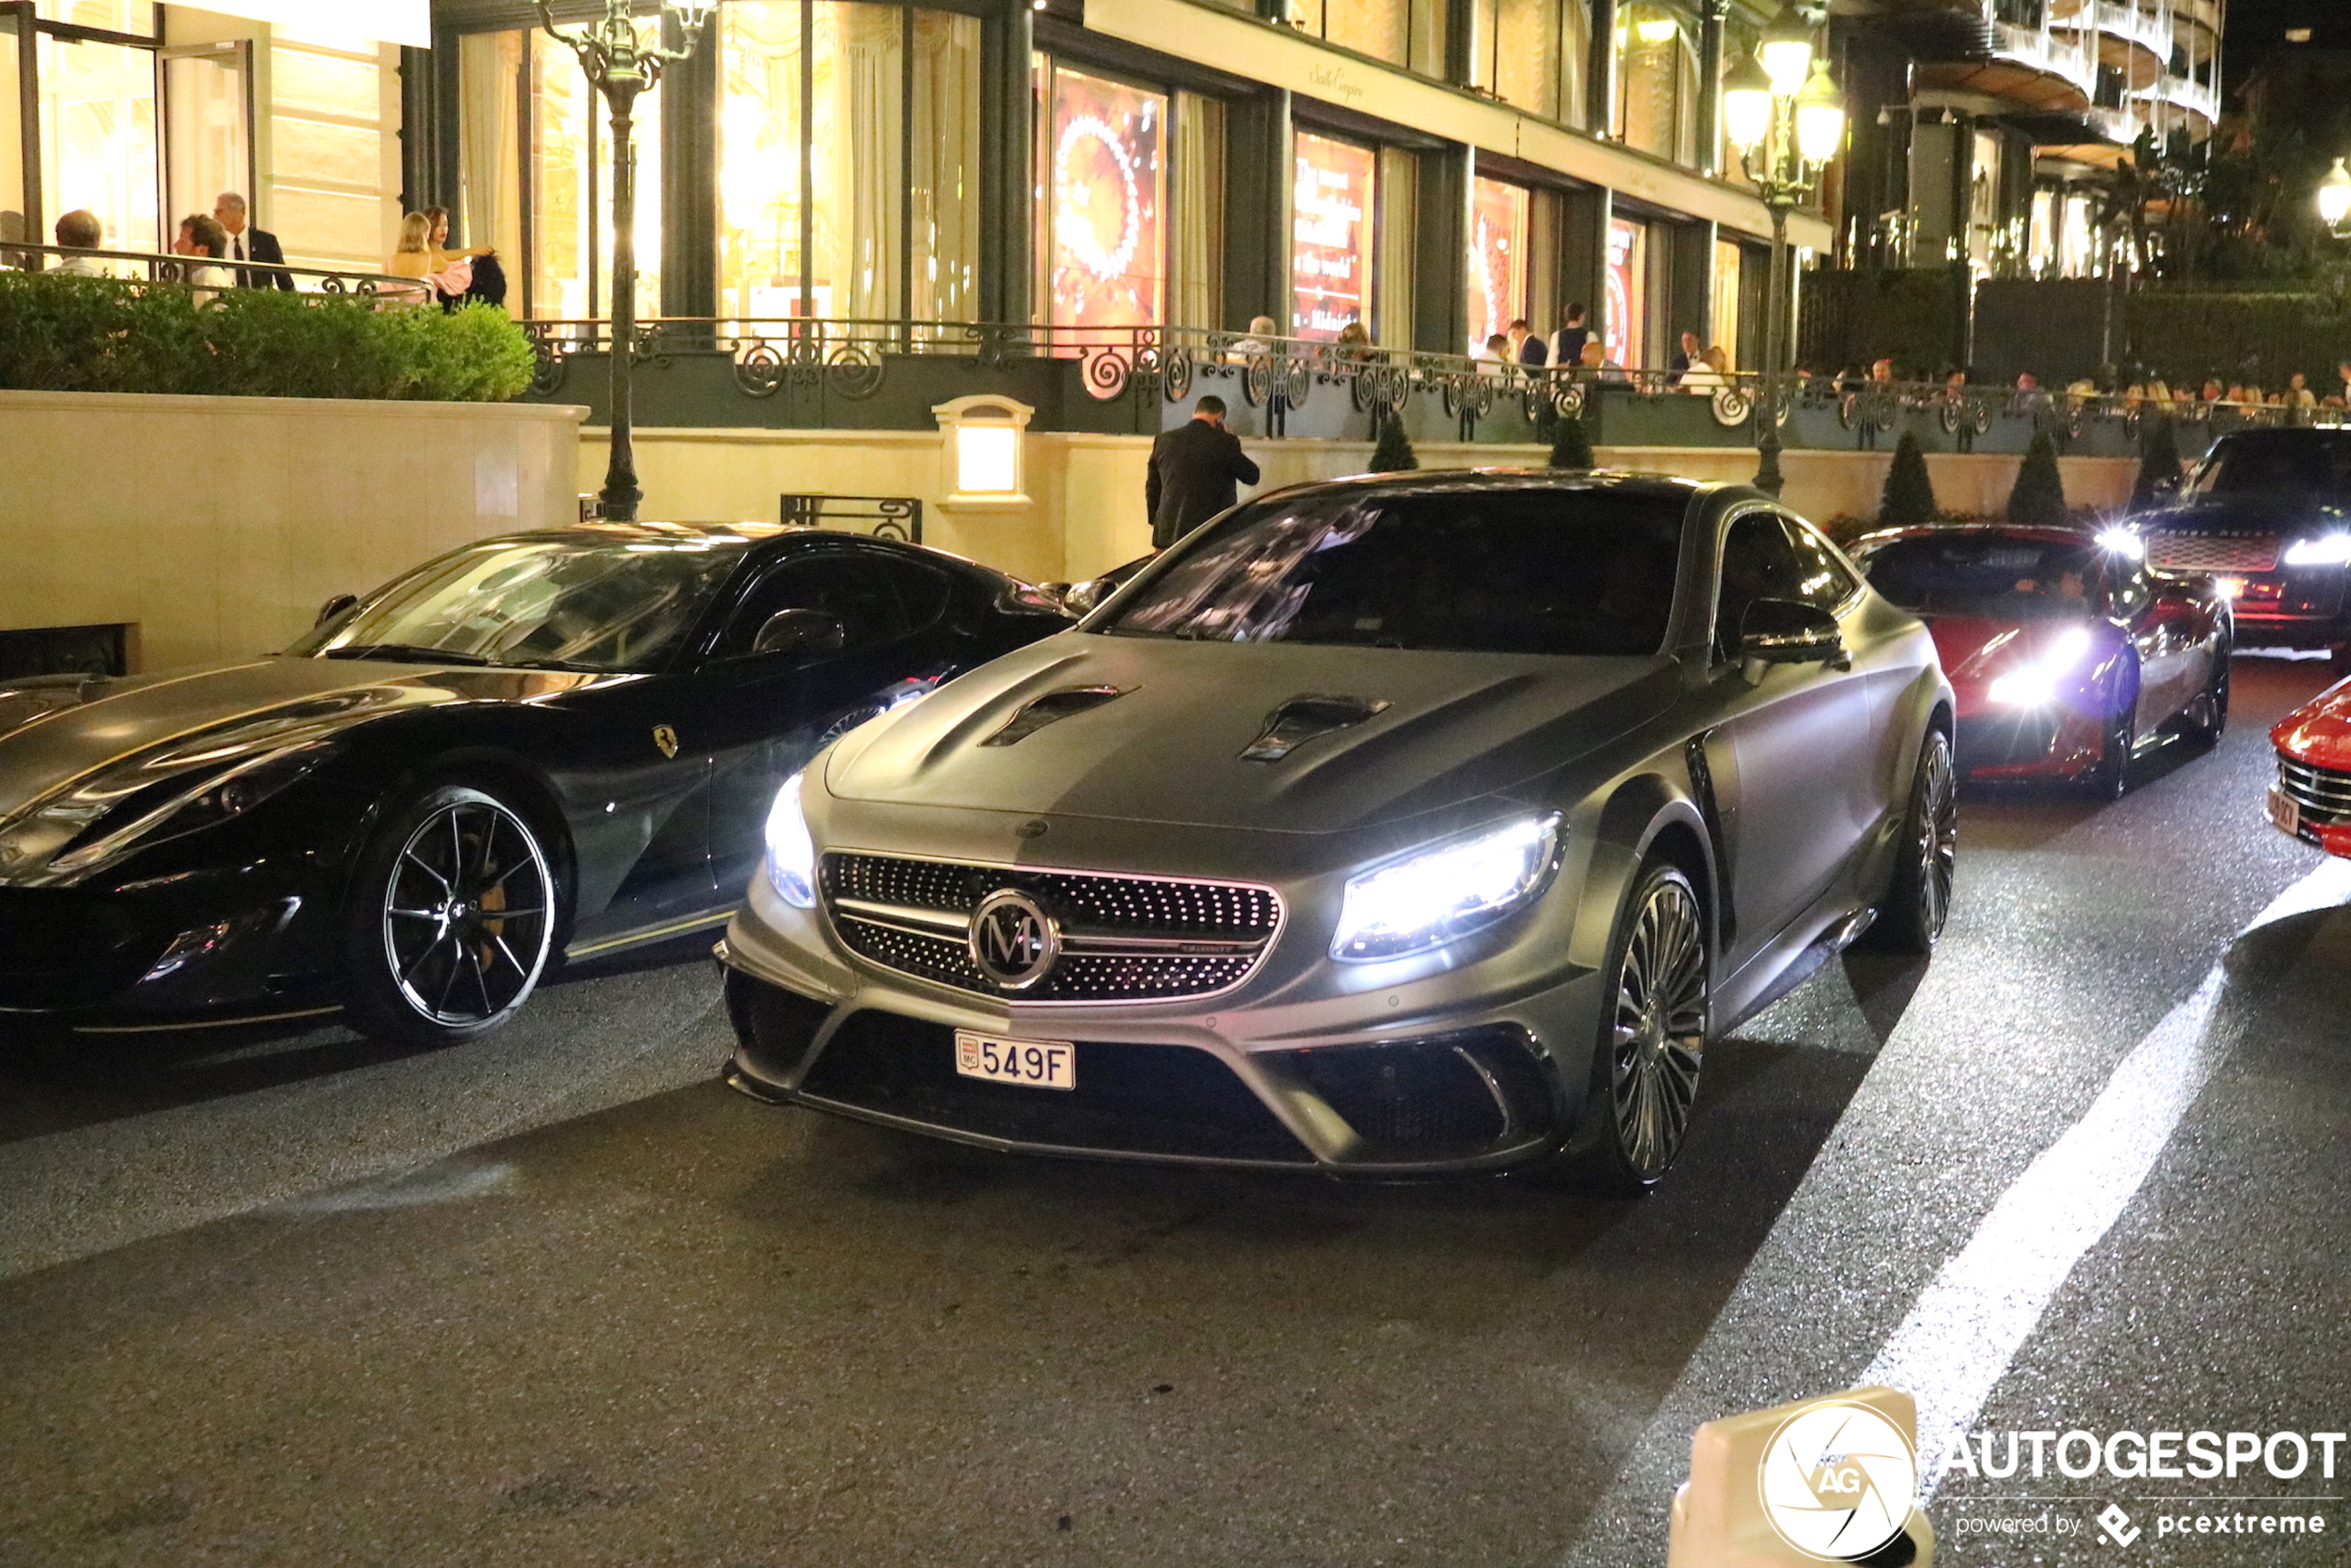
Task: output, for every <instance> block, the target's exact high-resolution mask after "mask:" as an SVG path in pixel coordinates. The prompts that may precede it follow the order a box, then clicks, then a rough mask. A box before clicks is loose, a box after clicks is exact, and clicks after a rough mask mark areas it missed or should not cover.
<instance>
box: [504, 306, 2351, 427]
mask: <svg viewBox="0 0 2351 1568" xmlns="http://www.w3.org/2000/svg"><path fill="white" fill-rule="evenodd" d="M522 325H523V327H524V329H525V330H526V331H528V332H529V334H530V337H531V340H532V342H533V343H534V344H535V345H536V348H537V350H538V354H539V360H540V368H539V375H538V380H537V382H536V391H537V392H538V394H539V395H541V396H542V397H543V396H553V395H554V394H556V393H557V392H559V391H561V390H562V388H563V386H564V384H565V381H566V377H567V376H568V374H569V371H570V363H569V362H570V361H571V360H572V359H574V358H575V357H577V356H578V355H603V354H605V353H608V352H609V350H610V347H611V334H610V330H609V326H608V324H607V323H605V322H603V321H602V320H545V321H528V322H525V323H523V324H522ZM635 352H636V355H637V359H638V362H639V364H641V365H648V364H650V365H656V366H657V365H661V364H664V363H666V362H667V361H668V360H670V358H671V357H672V356H674V355H682V354H686V353H695V354H700V355H707V356H715V357H719V358H723V359H724V360H725V361H726V362H727V365H728V375H729V376H730V378H731V382H732V385H733V387H734V390H735V391H736V392H738V393H739V394H740V395H741V396H742V397H744V398H747V399H752V400H763V399H767V398H773V397H776V396H777V394H778V393H779V392H784V391H786V390H787V389H792V390H795V391H813V392H824V393H827V394H828V395H831V396H835V397H839V398H841V399H845V400H847V401H849V402H850V403H858V402H862V401H865V400H868V399H872V398H875V397H877V395H879V394H880V393H881V392H883V391H884V389H885V388H886V387H887V386H888V385H889V383H890V380H891V378H892V376H893V374H897V373H901V371H900V367H903V366H905V365H907V364H909V363H910V362H915V361H933V362H936V361H939V360H949V361H953V362H956V363H958V364H960V365H962V366H964V367H968V368H970V369H972V370H975V371H980V372H985V371H987V370H989V369H1003V368H1006V367H1014V366H1019V365H1024V364H1026V365H1034V364H1037V363H1039V362H1054V361H1059V362H1063V363H1065V364H1069V365H1071V366H1074V367H1075V369H1076V381H1077V384H1078V385H1079V386H1081V387H1082V388H1083V389H1084V391H1085V392H1086V394H1087V395H1088V397H1089V398H1091V399H1093V400H1094V401H1096V402H1100V403H1112V402H1116V401H1118V400H1121V399H1133V400H1138V402H1140V403H1142V404H1185V403H1188V401H1189V400H1191V399H1192V398H1193V397H1194V396H1196V395H1197V394H1199V393H1200V392H1206V391H1214V392H1218V393H1220V394H1221V395H1224V396H1225V398H1226V400H1227V401H1228V402H1237V403H1238V404H1240V405H1242V406H1245V407H1247V408H1250V409H1254V410H1257V411H1258V413H1259V418H1258V420H1257V431H1256V432H1255V433H1261V434H1263V435H1265V436H1281V435H1284V434H1286V433H1287V430H1286V429H1285V425H1286V422H1287V416H1289V415H1293V414H1299V413H1301V412H1303V411H1305V410H1307V409H1309V408H1310V407H1312V406H1314V405H1316V404H1318V403H1319V402H1320V400H1323V399H1326V398H1333V399H1338V400H1340V402H1339V404H1338V407H1337V410H1335V412H1336V413H1339V414H1353V415H1359V416H1360V415H1370V416H1372V417H1373V423H1374V425H1376V422H1377V419H1378V418H1379V417H1383V416H1387V415H1390V414H1394V415H1400V414H1402V413H1403V412H1404V411H1405V410H1406V409H1407V407H1408V406H1410V405H1412V404H1415V403H1416V402H1419V401H1422V400H1426V401H1429V402H1433V403H1434V404H1437V406H1438V407H1441V409H1442V411H1443V413H1444V415H1445V416H1447V417H1449V418H1452V419H1455V420H1458V421H1459V427H1458V428H1459V429H1460V432H1461V435H1462V439H1463V440H1471V439H1474V431H1475V428H1476V426H1477V424H1478V422H1479V421H1481V420H1484V419H1486V417H1489V416H1492V415H1494V414H1496V413H1497V412H1499V411H1502V410H1505V409H1508V410H1510V411H1511V412H1514V413H1516V414H1518V415H1520V416H1522V417H1524V421H1525V424H1526V425H1527V426H1530V427H1533V429H1534V430H1535V431H1536V432H1540V431H1542V430H1545V429H1550V428H1553V427H1554V425H1555V422H1556V421H1557V420H1559V419H1562V418H1568V417H1578V416H1583V415H1586V414H1589V413H1593V412H1595V410H1594V409H1593V407H1592V402H1593V400H1594V399H1595V398H1606V399H1608V400H1609V404H1610V407H1609V408H1606V409H1601V410H1598V411H1597V412H1598V413H1601V414H1603V415H1606V416H1608V422H1609V423H1610V425H1611V429H1613V428H1615V427H1614V413H1613V411H1614V410H1615V409H1616V408H1618V407H1623V409H1624V410H1625V411H1626V412H1628V413H1631V412H1635V411H1636V409H1637V408H1638V407H1639V406H1641V405H1648V406H1650V407H1652V408H1656V407H1660V406H1661V405H1667V404H1686V403H1688V402H1690V401H1692V400H1694V399H1698V400H1703V405H1704V406H1705V408H1706V409H1707V411H1708V415H1709V416H1710V423H1711V424H1713V425H1714V426H1715V427H1717V428H1718V429H1719V430H1720V431H1721V432H1722V435H1723V438H1724V439H1728V440H1731V441H1734V442H1735V441H1737V440H1739V439H1741V438H1742V437H1744V438H1746V439H1753V438H1754V437H1755V436H1757V435H1759V434H1760V429H1761V427H1760V425H1759V424H1758V423H1757V411H1758V409H1759V408H1760V406H1762V405H1763V404H1765V403H1766V402H1767V401H1769V402H1771V403H1772V404H1773V405H1774V407H1775V413H1776V418H1777V421H1778V423H1779V424H1780V426H1781V427H1782V428H1783V429H1786V428H1788V427H1789V425H1790V421H1791V419H1792V418H1794V417H1797V416H1799V415H1802V416H1804V417H1805V418H1806V420H1807V428H1808V429H1810V430H1811V431H1812V432H1813V434H1812V436H1811V438H1810V439H1811V441H1812V442H1814V443H1815V444H1818V443H1819V442H1821V441H1822V438H1823V437H1824V436H1826V435H1827V433H1828V432H1831V431H1835V430H1843V431H1846V432H1850V433H1851V435H1852V436H1853V438H1854V440H1855V442H1857V444H1860V445H1864V446H1867V445H1872V444H1874V438H1875V435H1876V434H1877V433H1878V432H1883V431H1890V430H1892V429H1896V428H1897V427H1898V426H1901V425H1903V424H1906V423H1909V424H1913V425H1914V427H1915V424H1916V422H1918V421H1923V422H1924V424H1925V425H1926V427H1927V428H1929V429H1940V430H1941V431H1942V432H1943V433H1944V434H1945V435H1946V436H1948V437H1952V438H1954V439H1955V440H1957V441H1958V443H1959V445H1961V446H1962V447H1967V446H1970V445H1972V442H1973V439H1974V438H1975V437H1978V436H1983V435H1985V434H1986V433H1988V432H1990V431H1991V430H1993V429H1994V427H1995V425H1996V424H1997V423H2000V422H2003V421H2005V422H2006V425H2005V428H2006V429H2007V430H2008V431H2009V433H2010V434H2011V435H2015V436H2017V437H2018V438H2019V439H2021V435H2023V434H2029V433H2032V432H2034V431H2039V430H2046V431H2048V432H2049V433H2050V434H2052V435H2053V436H2055V437H2057V438H2058V439H2059V441H2060V442H2068V443H2071V442H2078V441H2081V440H2083V439H2084V437H2085V436H2086V435H2088V434H2089V433H2090V432H2091V431H2092V429H2094V427H2102V428H2104V429H2107V431H2108V434H2107V436H2106V437H2105V438H2104V439H2105V440H2106V441H2107V443H2108V445H2109V446H2111V445H2112V444H2113V442H2114V438H2115V437H2117V436H2119V437H2121V439H2123V440H2127V441H2129V442H2132V443H2133V444H2135V443H2136V442H2137V440H2138V438H2139V436H2140V435H2141V433H2142V432H2143V430H2144V428H2145V426H2146V421H2147V419H2148V418H2149V417H2151V416H2152V415H2153V414H2154V413H2156V412H2157V411H2158V409H2157V405H2155V404H2150V403H2149V402H2148V401H2147V400H2146V398H2145V397H2144V396H2143V395H2142V396H2133V395H2132V394H2131V393H2129V392H2125V391H2113V392H2071V391H2064V390H2058V389H2050V390H2046V391H2044V390H2041V389H2037V388H2034V389H2023V390H2020V389H2018V388H2016V387H2013V386H2004V385H1986V384H1984V383H1980V382H1979V383H1972V384H1957V383H1952V382H1948V381H1892V380H1888V381H1879V380H1868V379H1864V378H1860V377H1854V376H1822V375H1811V374H1808V373H1805V372H1801V371H1798V372H1795V373H1791V374H1789V375H1786V376H1784V377H1782V378H1780V379H1779V380H1778V381H1777V383H1776V384H1773V383H1772V382H1769V381H1768V380H1766V379H1765V378H1763V377H1761V376H1760V375H1758V374H1755V373H1753V372H1746V371H1740V372H1729V373H1723V372H1715V371H1711V370H1708V369H1704V368H1700V369H1698V370H1697V371H1696V372H1686V371H1673V370H1664V369H1657V368H1653V367H1639V368H1631V369H1625V368H1620V367H1615V366H1607V367H1598V368H1594V367H1570V368H1558V367H1529V366H1518V365H1508V364H1503V363H1499V362H1497V361H1494V360H1490V359H1484V358H1473V357H1471V356H1470V355H1452V354H1435V353H1428V352H1424V351H1419V350H1399V349H1386V348H1379V347H1376V346H1372V345H1346V344H1339V343H1335V342H1323V341H1311V340H1307V339H1300V338H1276V337H1269V336H1263V335H1257V334H1251V333H1247V332H1236V331H1226V330H1211V329H1204V328H1191V327H1183V326H1154V327H1132V328H1117V329H1110V328H1099V327H1096V328H1056V327H1051V326H1041V325H1007V324H1002V323H988V322H946V321H918V322H911V323H910V322H905V321H895V320H836V319H809V318H802V317H790V318H778V319H769V320H751V319H743V318H736V317H656V318H653V319H651V320H645V321H641V322H639V323H638V324H637V328H636V339H635ZM722 384H723V383H722ZM924 384H926V385H928V384H932V383H924ZM1808 411H1809V412H1808ZM2160 411H2161V412H2163V413H2167V414H2170V415H2171V416H2173V417H2176V418H2178V419H2179V420H2181V421H2182V422H2183V425H2185V426H2188V427H2192V428H2194V429H2195V430H2196V431H2197V432H2198V433H2200V434H2217V433H2220V432H2221V431H2224V430H2227V429H2237V428H2242V427H2245V426H2254V425H2284V424H2295V423H2302V424H2311V423H2341V422H2351V411H2346V410H2345V409H2342V408H2327V407H2324V406H2320V407H2317V408H2311V409H2301V408H2295V407H2292V406H2287V405H2284V404H2277V403H2248V402H2237V401H2231V400H2228V399H2225V398H2223V399H2216V400H2206V399H2201V398H2185V399H2180V400H2176V401H2173V400H2169V399H2167V400H2166V401H2165V402H2164V403H2163V404H2161V405H2160ZM1662 412H1663V413H1666V414H1671V413H1673V409H1672V408H1670V407H1664V408H1662ZM1162 417H1173V416H1160V415H1150V414H1144V415H1142V416H1141V417H1140V423H1141V424H1142V425H1145V426H1148V427H1149V428H1152V429H1156V428H1158V425H1159V422H1160V419H1161V418H1162ZM1643 423H1645V424H1646V425H1647V426H1648V427H1649V428H1656V426H1657V420H1656V419H1654V418H1650V419H1648V420H1646V421H1643ZM1667 424H1668V425H1670V426H1671V427H1672V428H1675V429H1682V430H1684V431H1688V429H1689V427H1688V425H1687V423H1686V420H1685V419H1683V418H1678V417H1677V418H1675V419H1673V420H1669V421H1667ZM1316 428H1317V429H1321V430H1323V431H1324V432H1325V433H1328V432H1330V431H1331V430H1333V429H1336V428H1337V427H1336V426H1335V425H1334V424H1333V423H1332V421H1331V420H1329V419H1327V418H1326V419H1323V420H1320V421H1317V422H1316ZM1354 428H1356V429H1359V430H1360V429H1361V426H1360V425H1358V426H1356V427H1354ZM1922 433H1923V432H1922ZM1521 439H1524V438H1523V437H1522V438H1521Z"/></svg>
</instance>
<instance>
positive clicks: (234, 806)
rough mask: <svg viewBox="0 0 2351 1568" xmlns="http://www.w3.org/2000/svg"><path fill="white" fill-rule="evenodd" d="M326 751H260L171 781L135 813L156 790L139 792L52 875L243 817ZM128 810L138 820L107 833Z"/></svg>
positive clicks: (315, 747)
mask: <svg viewBox="0 0 2351 1568" xmlns="http://www.w3.org/2000/svg"><path fill="white" fill-rule="evenodd" d="M327 750H328V748H327V746H326V745H325V744H324V743H323V742H319V741H312V742H310V743H309V744H306V745H301V746H289V747H285V748H282V749H280V750H278V751H274V752H264V753H262V754H261V755H259V756H257V757H252V758H248V759H247V760H245V761H243V762H241V763H239V764H237V765H236V766H234V767H231V768H230V769H229V770H228V771H227V772H225V773H216V774H212V775H210V776H208V777H205V778H201V779H198V780H195V781H185V780H174V781H173V782H174V784H175V785H177V787H176V788H173V789H170V790H168V792H166V793H165V795H164V798H163V799H162V800H161V801H159V802H155V803H154V804H152V805H149V806H148V807H147V809H145V810H139V807H140V805H141V804H143V803H144V801H143V800H142V799H141V797H144V798H145V800H149V801H151V800H153V798H154V795H155V792H156V790H157V787H156V786H152V785H151V786H149V787H148V788H147V789H145V790H140V791H138V793H137V794H136V795H133V796H131V797H130V798H129V799H127V800H126V801H124V802H122V803H118V804H117V805H116V806H115V807H114V808H113V809H112V810H110V811H108V812H107V813H106V815H104V816H101V817H100V818H99V819H98V820H97V822H96V823H95V824H93V828H92V829H91V831H94V832H95V833H96V836H95V837H89V835H88V833H85V834H84V835H83V837H84V838H86V839H87V840H88V841H87V842H81V843H76V844H74V845H73V846H72V847H70V848H68V849H67V850H66V851H65V852H63V853H61V854H57V855H56V856H54V857H52V858H51V860H50V862H49V869H50V870H51V871H53V872H89V871H93V870H96V869H97V868H98V867H99V866H102V865H106V864H107V863H108V862H110V861H114V860H118V859H120V858H121V857H122V856H123V855H125V854H128V853H129V852H131V850H133V849H136V848H142V847H144V846H145V845H148V844H155V843H161V842H162V841H163V840H167V839H177V838H179V837H180V835H182V834H185V833H193V832H195V831H196V830H197V829H199V828H210V827H212V826H213V825H215V824H216V823H221V822H226V821H228V820H229V819H230V817H232V816H243V815H244V814H245V813H246V812H249V811H251V810H252V809H253V808H254V807H255V806H257V805H259V804H260V803H262V802H264V801H266V800H267V799H268V798H269V797H270V796H272V795H274V794H276V793H277V792H278V791H279V790H282V789H284V788H285V787H286V786H287V785H289V784H292V782H293V781H294V780H295V779H297V778H301V777H302V776H303V775H305V774H306V773H308V772H309V771H310V770H311V769H312V768H314V767H317V765H319V764H320V763H321V762H324V761H325V760H326V757H327ZM127 811H136V812H137V815H135V816H133V817H131V820H130V821H128V822H123V823H122V825H121V826H119V827H116V828H108V827H107V826H106V818H107V817H113V818H115V819H116V820H118V821H119V820H120V819H121V817H122V816H123V815H125V814H126V812H127Z"/></svg>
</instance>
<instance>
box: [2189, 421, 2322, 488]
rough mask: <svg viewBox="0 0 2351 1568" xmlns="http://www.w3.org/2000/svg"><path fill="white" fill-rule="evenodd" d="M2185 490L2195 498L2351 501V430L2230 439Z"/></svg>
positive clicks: (2207, 460) (2286, 432)
mask: <svg viewBox="0 0 2351 1568" xmlns="http://www.w3.org/2000/svg"><path fill="white" fill-rule="evenodd" d="M2187 488H2188V493H2189V494H2191V495H2276V494H2288V495H2330V496H2345V497H2351V431H2345V432H2336V431H2326V430H2293V431H2279V432H2277V433H2276V434H2273V435H2270V434H2263V435H2251V436H2234V437H2231V438H2229V439H2226V440H2224V441H2222V442H2220V445H2219V446H2217V447H2215V448H2214V449H2213V452H2212V455H2211V456H2210V457H2208V458H2207V459H2206V460H2205V462H2204V466H2203V467H2200V468H2198V469H2197V470H2196V477H2195V479H2191V480H2190V481H2189V483H2188V487H2187Z"/></svg>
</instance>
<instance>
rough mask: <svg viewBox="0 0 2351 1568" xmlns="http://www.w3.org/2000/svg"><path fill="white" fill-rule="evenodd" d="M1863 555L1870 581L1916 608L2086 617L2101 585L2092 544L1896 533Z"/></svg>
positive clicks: (2008, 616)
mask: <svg viewBox="0 0 2351 1568" xmlns="http://www.w3.org/2000/svg"><path fill="white" fill-rule="evenodd" d="M1859 559H1860V564H1861V570H1862V572H1863V573H1864V574H1866V575H1867V576H1868V578H1869V579H1870V586H1871V587H1872V588H1874V589H1876V590H1877V591H1878V592H1880V593H1881V594H1883V595H1885V597H1886V598H1888V599H1891V600H1892V601H1893V602H1894V603H1895V604H1899V605H1901V606H1902V608H1904V609H1906V610H1909V611H1910V612H1911V613H1912V614H1914V615H1942V616H1985V617H1987V618H1990V619H1994V620H2012V621H2013V620H2051V619H2062V618H2064V617H2067V616H2087V615H2089V614H2090V613H2091V612H2092V611H2093V610H2094V609H2095V608H2096V604H2097V593H2098V589H2099V587H2100V580H2099V563H2098V553H2097V551H2096V549H2095V548H2094V547H2092V546H2090V545H2087V544H2071V543H2057V542H2052V541H2047V540H2036V539H2027V538H2019V537H2017V536H2015V535H2012V534H2002V533H1955V534H1944V535H1933V534H1930V535H1928V536H1926V537H1925V538H1922V539H1897V540H1892V541H1888V542H1886V543H1885V544H1881V545H1878V546H1876V547H1875V548H1873V549H1867V550H1864V551H1862V552H1861V553H1860V556H1859Z"/></svg>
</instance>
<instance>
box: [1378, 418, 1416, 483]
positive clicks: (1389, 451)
mask: <svg viewBox="0 0 2351 1568" xmlns="http://www.w3.org/2000/svg"><path fill="white" fill-rule="evenodd" d="M1372 417H1373V419H1374V420H1375V422H1376V423H1377V425H1378V427H1379V439H1378V441H1377V442H1375V443H1374V444H1373V447H1372V472H1374V473H1375V474H1401V473H1406V472H1409V471H1411V470H1412V469H1414V468H1417V467H1420V466H1421V460H1420V458H1419V457H1417V456H1416V455H1414V454H1413V452H1412V442H1411V441H1409V440H1408V439H1406V437H1405V435H1404V416H1403V415H1401V414H1399V413H1396V412H1394V411H1393V410H1390V411H1389V412H1387V413H1385V414H1379V413H1375V414H1374V415H1373V416H1372Z"/></svg>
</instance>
